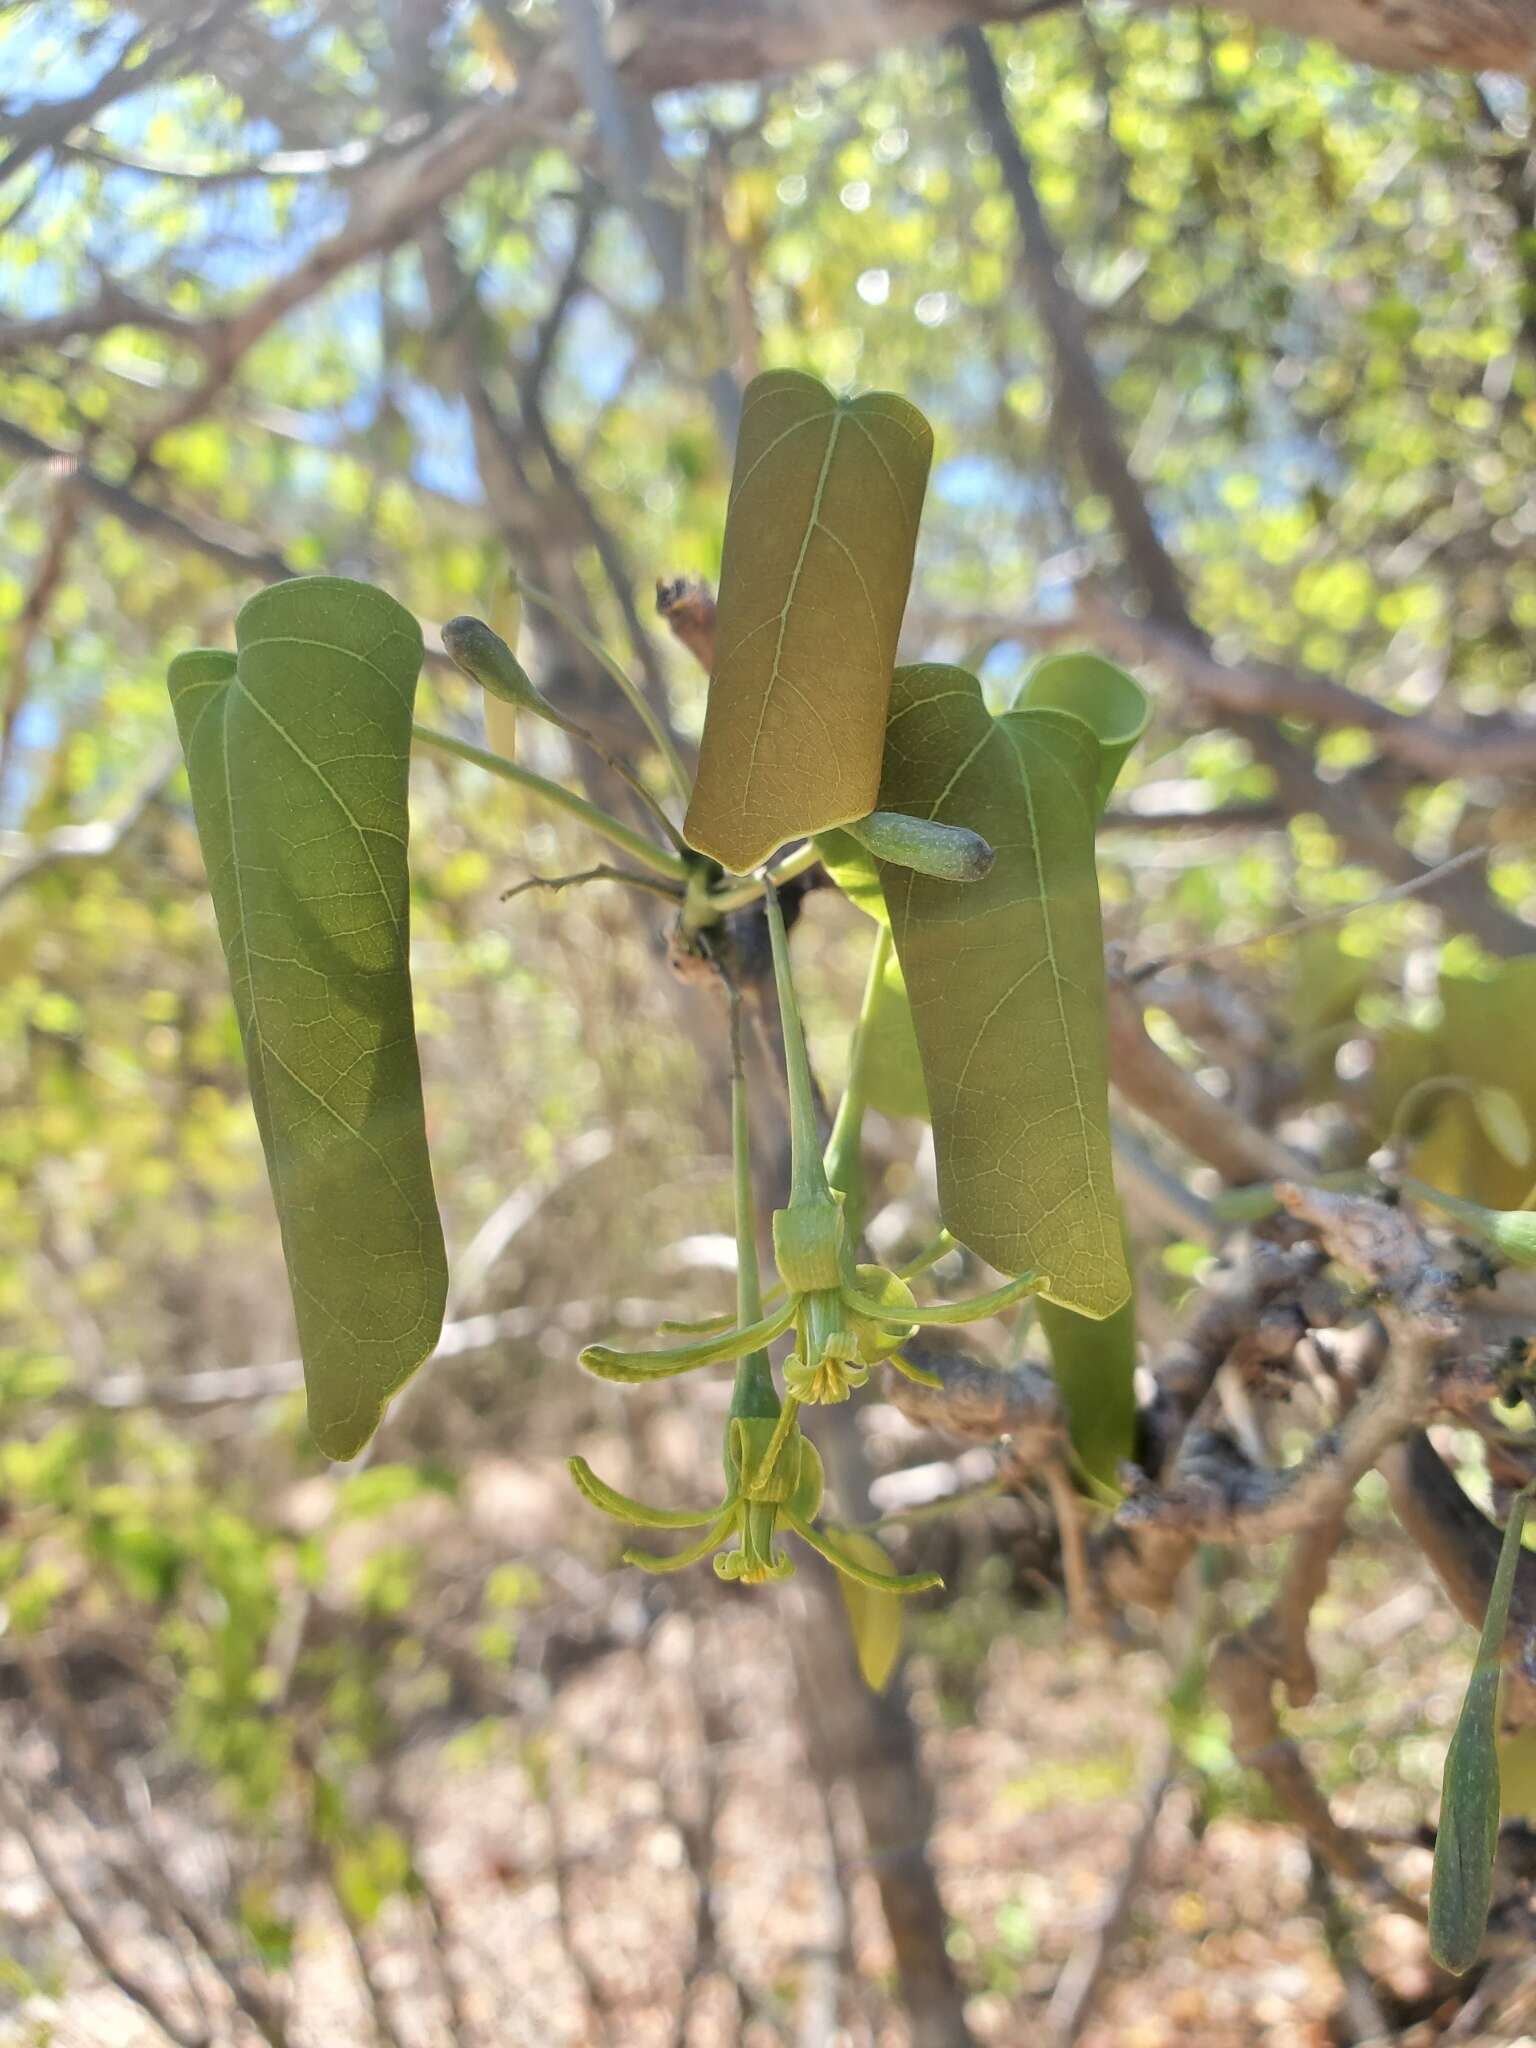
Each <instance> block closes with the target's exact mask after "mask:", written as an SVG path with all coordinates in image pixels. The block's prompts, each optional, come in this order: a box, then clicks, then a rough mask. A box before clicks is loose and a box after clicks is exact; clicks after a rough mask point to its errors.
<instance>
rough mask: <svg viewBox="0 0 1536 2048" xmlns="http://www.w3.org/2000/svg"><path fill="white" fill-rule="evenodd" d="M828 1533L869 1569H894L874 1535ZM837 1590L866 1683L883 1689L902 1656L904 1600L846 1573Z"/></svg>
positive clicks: (851, 1531) (853, 1531) (888, 1573)
mask: <svg viewBox="0 0 1536 2048" xmlns="http://www.w3.org/2000/svg"><path fill="white" fill-rule="evenodd" d="M827 1533H828V1535H829V1536H830V1537H831V1538H832V1539H833V1541H834V1542H835V1544H836V1545H837V1548H838V1549H839V1550H840V1551H842V1552H843V1553H844V1555H845V1556H848V1557H852V1558H857V1559H858V1561H859V1563H860V1564H862V1565H864V1566H866V1567H867V1568H868V1569H869V1570H870V1571H872V1572H879V1573H881V1574H883V1575H885V1576H887V1577H889V1576H891V1575H892V1574H893V1573H894V1572H895V1570H896V1567H895V1565H893V1564H892V1562H891V1560H890V1559H889V1558H888V1557H887V1556H886V1554H885V1552H884V1551H883V1550H882V1549H881V1547H880V1545H879V1544H878V1543H877V1542H876V1541H875V1539H874V1537H873V1536H866V1535H865V1534H864V1533H863V1531H862V1530H859V1529H829V1530H828V1532H827ZM837 1590H838V1591H839V1592H840V1593H841V1594H842V1596H843V1607H844V1609H845V1611H846V1613H847V1616H848V1627H849V1630H850V1632H851V1633H852V1636H853V1647H854V1650H855V1652H856V1654H857V1656H858V1660H859V1670H860V1672H861V1673H862V1675H863V1679H864V1683H865V1684H866V1685H867V1686H868V1687H869V1689H870V1691H871V1692H884V1691H885V1688H886V1687H887V1686H888V1685H889V1684H890V1682H891V1674H892V1672H893V1671H894V1670H895V1669H896V1660H897V1659H898V1658H899V1657H900V1655H901V1637H902V1631H903V1629H904V1627H905V1625H906V1607H905V1602H904V1601H903V1599H902V1596H901V1594H899V1593H887V1592H885V1591H884V1590H883V1589H882V1588H881V1587H879V1586H871V1585H868V1584H866V1583H865V1582H864V1581H863V1580H860V1579H855V1578H850V1577H849V1575H848V1574H847V1572H839V1573H838V1575H837Z"/></svg>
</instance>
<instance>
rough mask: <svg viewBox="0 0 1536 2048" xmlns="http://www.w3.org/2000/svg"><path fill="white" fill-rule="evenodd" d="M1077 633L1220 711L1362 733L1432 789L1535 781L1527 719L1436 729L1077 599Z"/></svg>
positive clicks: (1534, 744) (1534, 733)
mask: <svg viewBox="0 0 1536 2048" xmlns="http://www.w3.org/2000/svg"><path fill="white" fill-rule="evenodd" d="M1076 625H1077V626H1078V627H1080V628H1081V630H1082V631H1083V632H1084V634H1085V636H1086V637H1088V638H1090V639H1091V641H1092V643H1093V645H1094V646H1095V647H1098V648H1100V649H1102V651H1103V652H1105V653H1107V654H1113V655H1114V656H1115V658H1116V659H1117V660H1120V661H1130V662H1152V663H1155V664H1156V665H1157V666H1159V667H1161V668H1165V669H1167V670H1169V671H1171V672H1172V673H1173V674H1174V675H1176V676H1177V677H1178V678H1179V680H1180V681H1181V682H1182V683H1183V684H1184V686H1185V687H1186V688H1187V689H1189V690H1192V691H1194V692H1195V693H1196V694H1197V695H1199V696H1201V697H1203V698H1204V699H1205V700H1206V701H1207V702H1208V703H1210V704H1214V705H1217V706H1219V707H1220V709H1222V710H1223V711H1229V712H1236V713H1238V714H1240V715H1245V716H1251V717H1262V718H1297V719H1301V720H1303V721H1304V722H1305V723H1306V724H1308V725H1315V726H1318V727H1321V728H1322V729H1323V730H1324V731H1330V730H1333V729H1335V728H1337V727H1339V726H1356V727H1360V728H1362V729H1363V730H1364V731H1366V732H1368V733H1370V735H1371V737H1372V738H1373V739H1374V740H1375V742H1376V745H1377V747H1378V749H1379V750H1380V751H1381V752H1382V753H1383V754H1385V755H1387V756H1388V757H1389V758H1390V759H1392V760H1394V761H1401V762H1402V763H1403V764H1404V766H1405V767H1409V768H1412V769H1414V770H1415V771H1416V772H1417V773H1418V774H1421V775H1424V776H1427V777H1429V778H1430V779H1431V780H1433V781H1436V782H1443V781H1445V780H1446V779H1447V778H1449V777H1451V776H1462V775H1522V774H1524V775H1530V774H1536V721H1532V720H1531V719H1526V718H1513V717H1510V716H1508V715H1507V714H1499V715H1493V716H1488V717H1481V718H1478V717H1469V718H1468V719H1467V720H1466V722H1465V723H1464V724H1462V725H1460V726H1449V725H1442V724H1441V723H1440V722H1439V721H1438V720H1436V719H1432V718H1426V717H1423V716H1417V715H1414V714H1412V713H1409V712H1404V711H1394V710H1393V709H1392V707H1391V706H1390V705H1388V704H1382V703H1380V702H1378V701H1377V699H1375V698H1374V697H1365V696H1362V695H1361V694H1360V693H1359V691H1357V690H1349V689H1346V688H1345V687H1344V685H1343V684H1342V683H1336V682H1332V681H1330V680H1329V679H1328V677H1326V676H1320V675H1316V674H1312V673H1309V672H1307V671H1305V670H1301V669H1287V668H1280V667H1277V666H1276V665H1274V664H1273V663H1269V662H1257V661H1242V662H1225V661H1218V660H1217V659H1216V657H1215V655H1214V654H1212V652H1211V651H1210V648H1209V646H1208V645H1207V644H1206V643H1205V641H1204V639H1203V638H1202V636H1201V635H1200V634H1199V633H1197V632H1195V631H1193V630H1192V629H1181V628H1180V627H1178V626H1177V625H1169V624H1166V623H1160V622H1159V621H1157V620H1155V619H1137V618H1132V617H1131V615H1130V614H1129V613H1128V612H1125V611H1123V610H1121V609H1120V608H1119V607H1118V606H1115V605H1111V604H1108V603H1106V602H1104V601H1103V600H1102V599H1098V598H1095V597H1092V596H1087V595H1082V594H1080V595H1079V600H1078V607H1077V618H1076Z"/></svg>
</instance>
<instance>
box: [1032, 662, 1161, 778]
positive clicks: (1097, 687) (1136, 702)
mask: <svg viewBox="0 0 1536 2048" xmlns="http://www.w3.org/2000/svg"><path fill="white" fill-rule="evenodd" d="M1013 708H1014V710H1015V711H1064V712H1067V713H1069V714H1070V715H1071V716H1072V717H1074V718H1080V719H1082V720H1083V722H1084V724H1085V725H1087V726H1089V727H1091V729H1092V731H1093V735H1094V738H1095V739H1096V740H1097V741H1098V743H1099V772H1098V777H1097V781H1096V784H1095V788H1094V814H1095V816H1096V817H1102V815H1103V812H1104V806H1105V804H1107V803H1108V801H1109V793H1110V791H1111V790H1112V789H1113V788H1114V786H1115V781H1116V778H1117V777H1118V776H1119V773H1120V770H1121V769H1122V768H1123V767H1124V765H1125V759H1126V756H1127V755H1128V754H1129V753H1130V751H1131V749H1132V747H1134V746H1135V744H1136V742H1137V741H1138V740H1139V739H1140V738H1141V736H1142V734H1143V733H1144V732H1145V731H1146V729H1147V720H1148V719H1149V718H1150V717H1151V715H1152V703H1151V699H1150V698H1149V697H1148V696H1147V693H1146V691H1145V690H1144V689H1143V688H1142V687H1141V685H1140V683H1138V682H1137V681H1136V679H1135V677H1134V676H1131V675H1127V673H1126V671H1125V670H1124V669H1123V668H1121V667H1120V666H1119V664H1118V663H1116V662H1113V661H1106V660H1105V658H1104V656H1103V655H1102V654H1087V653H1070V654H1048V655H1046V657H1045V659H1044V660H1043V661H1038V662H1036V664H1035V666H1034V667H1033V668H1032V669H1031V670H1030V672H1029V674H1028V675H1027V676H1026V677H1025V678H1024V683H1023V687H1022V688H1021V689H1020V691H1019V694H1018V697H1017V699H1016V700H1015V703H1014V707H1013Z"/></svg>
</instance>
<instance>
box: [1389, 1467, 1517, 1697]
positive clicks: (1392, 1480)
mask: <svg viewBox="0 0 1536 2048" xmlns="http://www.w3.org/2000/svg"><path fill="white" fill-rule="evenodd" d="M1381 1470H1382V1475H1383V1477H1384V1478H1385V1479H1386V1482H1387V1489H1388V1492H1389V1493H1390V1494H1391V1497H1392V1507H1393V1510H1394V1512H1395V1513H1396V1515H1397V1519H1398V1520H1399V1521H1400V1522H1401V1523H1402V1525H1403V1527H1404V1528H1405V1529H1406V1530H1407V1532H1408V1534H1409V1535H1410V1536H1411V1537H1412V1538H1413V1540H1414V1542H1415V1543H1417V1544H1418V1546H1419V1548H1420V1549H1421V1550H1422V1551H1423V1553H1424V1555H1425V1556H1426V1557H1427V1558H1428V1559H1429V1562H1430V1565H1431V1567H1432V1568H1433V1570H1434V1573H1435V1576H1436V1578H1438V1579H1439V1581H1440V1584H1441V1585H1442V1587H1443V1588H1444V1589H1445V1592H1446V1595H1447V1597H1448V1598H1449V1600H1450V1602H1451V1605H1452V1606H1453V1607H1454V1608H1455V1609H1456V1611H1457V1613H1458V1614H1459V1615H1460V1616H1461V1617H1462V1619H1463V1621H1466V1622H1468V1623H1470V1625H1471V1626H1472V1627H1473V1628H1481V1627H1482V1624H1483V1617H1484V1615H1485V1614H1486V1612H1487V1609H1488V1595H1489V1593H1490V1591H1491V1590H1492V1587H1493V1574H1494V1567H1495V1566H1496V1565H1497V1563H1498V1557H1499V1550H1500V1546H1501V1543H1502V1540H1503V1531H1502V1530H1501V1529H1499V1528H1498V1527H1497V1525H1496V1524H1495V1523H1493V1522H1491V1521H1489V1519H1488V1517H1487V1516H1486V1515H1485V1514H1484V1513H1483V1512H1482V1510H1481V1509H1480V1508H1478V1507H1477V1506H1476V1504H1475V1503H1474V1502H1473V1501H1471V1500H1469V1499H1468V1497H1467V1494H1466V1492H1465V1491H1464V1489H1463V1488H1462V1487H1461V1486H1460V1485H1459V1484H1458V1482H1457V1480H1456V1478H1455V1475H1454V1474H1453V1473H1452V1472H1451V1471H1450V1470H1449V1468H1448V1467H1447V1466H1446V1464H1445V1461H1444V1459H1442V1458H1441V1456H1440V1454H1439V1453H1438V1452H1437V1451H1436V1450H1435V1448H1434V1445H1433V1444H1432V1443H1431V1442H1430V1440H1429V1438H1428V1437H1427V1436H1425V1435H1424V1434H1423V1432H1422V1431H1419V1432H1415V1433H1414V1434H1413V1435H1411V1436H1410V1437H1409V1438H1408V1439H1407V1441H1406V1442H1404V1443H1401V1444H1398V1445H1396V1446H1394V1448H1393V1449H1392V1450H1391V1451H1390V1452H1389V1453H1388V1454H1387V1456H1386V1457H1384V1458H1383V1460H1382V1463H1381ZM1503 1655H1504V1660H1505V1663H1506V1666H1507V1667H1508V1670H1507V1680H1506V1685H1505V1691H1504V1709H1505V1712H1506V1714H1508V1715H1509V1717H1510V1718H1511V1720H1514V1721H1518V1722H1520V1723H1527V1722H1530V1721H1533V1720H1536V1556H1532V1554H1531V1553H1530V1552H1528V1551H1522V1553H1521V1555H1520V1559H1519V1563H1518V1565H1517V1567H1516V1576H1515V1587H1514V1593H1513V1596H1512V1598H1511V1600H1510V1603H1509V1629H1508V1632H1507V1634H1506V1635H1505V1638H1504V1650H1503Z"/></svg>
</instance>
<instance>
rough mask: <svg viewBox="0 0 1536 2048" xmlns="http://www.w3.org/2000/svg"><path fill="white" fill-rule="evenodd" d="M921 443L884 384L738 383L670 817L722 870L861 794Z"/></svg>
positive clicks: (917, 485) (919, 489)
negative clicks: (699, 731)
mask: <svg viewBox="0 0 1536 2048" xmlns="http://www.w3.org/2000/svg"><path fill="white" fill-rule="evenodd" d="M932 453H933V435H932V433H931V431H930V429H929V426H928V422H927V421H926V420H925V419H924V418H923V416H922V414H921V413H920V412H918V411H917V409H916V407H915V406H912V405H909V404H908V403H907V401H906V400H905V399H903V398H897V397H895V396H894V395H893V394H892V393H890V392H887V391H872V392H868V393H866V394H865V396H864V397H862V398H858V399H854V400H851V401H846V400H845V401H840V400H838V399H835V398H834V397H833V396H832V394H831V392H830V391H828V390H827V388H826V386H825V385H824V384H821V383H819V382H818V381H817V380H816V378H814V377H807V376H805V375H803V374H802V373H801V372H800V371H798V370H773V371H770V372H769V373H768V374H767V375H765V376H762V377H757V378H754V379H753V381H752V383H751V384H750V385H749V386H748V388H747V394H746V406H745V410H744V411H743V414H742V422H741V436H740V439H739V441H738V443H737V448H736V468H735V474H734V476H733V478H732V481H731V497H730V504H729V507H728V509H727V512H726V522H725V546H724V555H723V559H722V563H721V570H720V596H719V602H718V612H717V618H716V629H715V631H716V646H717V649H718V651H717V653H716V656H715V664H714V669H713V672H712V674H711V677H710V685H709V706H708V710H707V713H706V715H705V720H704V736H703V740H702V743H701V746H700V751H699V772H698V776H697V779H696V781H695V784H694V790H693V797H692V801H691V802H690V803H689V806H688V816H687V819H686V821H685V824H684V833H685V836H686V838H687V840H688V843H689V845H690V846H695V847H697V848H698V849H699V851H700V852H701V853H707V854H710V855H712V856H713V857H714V858H715V859H716V860H718V861H719V862H720V863H721V864H722V866H724V867H726V868H729V869H731V870H733V871H734V872H735V873H738V874H744V873H746V872H748V871H749V870H751V869H753V868H755V867H758V866H759V865H761V863H762V862H763V861H765V860H766V859H767V858H768V856H769V855H770V854H771V853H772V852H774V850H775V849H776V848H777V847H780V846H782V845H783V844H784V842H785V841H786V840H788V839H793V838H796V837H798V836H799V835H801V834H803V833H810V832H815V831H818V830H820V829H821V827H823V826H827V825H843V824H846V823H848V822H849V820H850V819H854V818H862V817H864V816H865V815H866V814H867V813H868V812H870V811H872V810H874V808H875V798H876V793H877V791H878V789H879V786H880V757H881V749H882V746H883V743H884V736H885V716H886V707H887V704H888V702H889V698H890V691H891V671H892V668H893V666H894V663H895V659H896V638H897V634H898V633H899V631H900V629H901V617H902V613H903V611H904V610H905V608H906V602H907V588H908V585H909V583H910V582H911V578H912V555H913V550H914V549H915V547H916V545H917V526H918V518H919V515H920V513H921V511H922V504H923V493H924V491H925V490H926V488H927V483H928V464H929V461H930V459H931V457H932ZM959 822H965V821H959Z"/></svg>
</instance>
